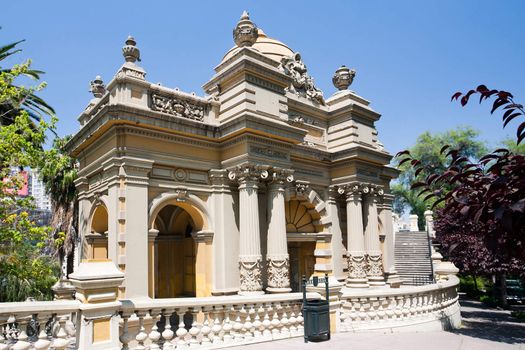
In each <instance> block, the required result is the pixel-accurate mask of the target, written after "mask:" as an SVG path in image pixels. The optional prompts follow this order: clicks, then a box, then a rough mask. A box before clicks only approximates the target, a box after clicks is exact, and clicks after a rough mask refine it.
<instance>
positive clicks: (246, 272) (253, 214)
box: [230, 167, 268, 295]
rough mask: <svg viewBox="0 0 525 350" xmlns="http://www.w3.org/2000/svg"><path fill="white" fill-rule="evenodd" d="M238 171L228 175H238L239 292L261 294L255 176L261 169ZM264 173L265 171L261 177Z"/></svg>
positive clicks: (265, 175)
mask: <svg viewBox="0 0 525 350" xmlns="http://www.w3.org/2000/svg"><path fill="white" fill-rule="evenodd" d="M230 174H232V173H230ZM237 174H238V175H235V173H234V175H230V178H232V177H233V178H235V176H238V180H239V226H240V232H239V273H240V288H239V289H240V290H239V294H243V295H245V294H264V291H263V290H262V274H261V270H262V255H261V237H260V232H259V202H258V198H257V190H258V188H259V187H258V177H259V176H261V172H258V171H257V170H256V169H254V168H253V167H245V168H243V169H240V170H238V172H237ZM263 174H264V173H263ZM267 176H268V174H267V172H266V173H265V174H264V175H263V177H267Z"/></svg>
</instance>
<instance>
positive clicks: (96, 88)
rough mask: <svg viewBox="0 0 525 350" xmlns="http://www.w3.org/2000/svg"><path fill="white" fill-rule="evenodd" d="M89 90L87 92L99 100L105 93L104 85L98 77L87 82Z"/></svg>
mask: <svg viewBox="0 0 525 350" xmlns="http://www.w3.org/2000/svg"><path fill="white" fill-rule="evenodd" d="M89 85H90V87H91V88H90V89H89V91H90V92H91V93H92V94H93V96H95V98H101V97H102V96H104V94H105V93H106V85H104V82H103V81H102V78H101V77H100V75H97V76H96V77H95V80H92V81H90V82H89Z"/></svg>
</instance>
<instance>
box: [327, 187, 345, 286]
mask: <svg viewBox="0 0 525 350" xmlns="http://www.w3.org/2000/svg"><path fill="white" fill-rule="evenodd" d="M337 198H338V192H337V190H336V189H335V188H333V187H330V188H329V189H328V201H327V202H326V209H327V211H328V215H329V216H330V218H331V219H332V225H331V226H330V232H331V233H332V240H331V248H332V249H331V250H332V271H333V273H334V276H335V278H336V279H337V280H339V281H343V280H344V279H345V275H344V273H343V267H344V264H345V263H346V261H345V260H346V259H344V260H343V248H344V247H343V236H342V233H341V225H340V222H339V207H338V203H337Z"/></svg>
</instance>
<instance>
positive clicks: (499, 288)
mask: <svg viewBox="0 0 525 350" xmlns="http://www.w3.org/2000/svg"><path fill="white" fill-rule="evenodd" d="M506 278H507V275H506V274H505V273H503V272H501V273H498V274H497V275H496V284H495V288H494V292H495V293H494V298H495V299H496V300H497V302H498V304H499V305H501V306H502V307H504V308H506V307H507V306H508V302H507V281H506Z"/></svg>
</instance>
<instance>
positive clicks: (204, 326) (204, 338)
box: [201, 306, 211, 347]
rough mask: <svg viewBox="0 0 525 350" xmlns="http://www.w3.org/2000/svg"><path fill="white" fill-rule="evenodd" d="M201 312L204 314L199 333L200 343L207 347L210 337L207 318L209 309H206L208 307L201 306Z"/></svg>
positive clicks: (209, 343) (209, 344)
mask: <svg viewBox="0 0 525 350" xmlns="http://www.w3.org/2000/svg"><path fill="white" fill-rule="evenodd" d="M202 313H203V315H204V320H203V322H202V327H201V334H202V339H201V345H202V346H203V347H209V346H211V339H210V333H211V327H210V320H209V316H210V310H209V309H208V307H204V306H203V307H202Z"/></svg>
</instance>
